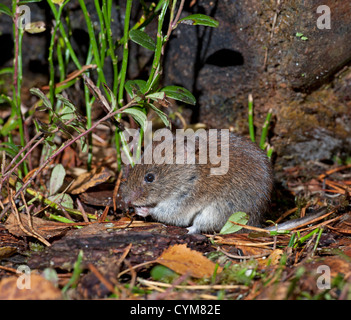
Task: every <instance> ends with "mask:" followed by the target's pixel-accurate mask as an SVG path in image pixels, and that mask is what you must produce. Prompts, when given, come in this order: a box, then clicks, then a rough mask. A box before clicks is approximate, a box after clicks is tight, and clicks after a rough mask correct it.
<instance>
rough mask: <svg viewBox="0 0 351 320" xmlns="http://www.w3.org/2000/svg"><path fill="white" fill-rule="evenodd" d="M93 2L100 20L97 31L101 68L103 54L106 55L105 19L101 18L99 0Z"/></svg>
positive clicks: (103, 58) (103, 59)
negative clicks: (98, 31)
mask: <svg viewBox="0 0 351 320" xmlns="http://www.w3.org/2000/svg"><path fill="white" fill-rule="evenodd" d="M94 3H95V9H96V12H97V14H98V18H99V22H100V33H99V40H100V41H99V43H100V50H99V52H100V54H101V56H100V61H101V67H102V68H103V66H104V61H105V55H106V26H105V20H104V18H103V14H102V11H101V8H100V3H99V0H94Z"/></svg>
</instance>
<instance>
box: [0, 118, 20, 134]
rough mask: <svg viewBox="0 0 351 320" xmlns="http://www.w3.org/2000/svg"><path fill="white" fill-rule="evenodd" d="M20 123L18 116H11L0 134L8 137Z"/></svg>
mask: <svg viewBox="0 0 351 320" xmlns="http://www.w3.org/2000/svg"><path fill="white" fill-rule="evenodd" d="M18 124H19V121H18V118H17V117H10V118H9V119H8V120H7V121H6V123H5V124H4V125H3V127H2V128H1V130H0V135H2V136H4V137H6V136H8V134H9V133H10V132H11V131H12V130H14V129H15V128H16V127H17V126H18Z"/></svg>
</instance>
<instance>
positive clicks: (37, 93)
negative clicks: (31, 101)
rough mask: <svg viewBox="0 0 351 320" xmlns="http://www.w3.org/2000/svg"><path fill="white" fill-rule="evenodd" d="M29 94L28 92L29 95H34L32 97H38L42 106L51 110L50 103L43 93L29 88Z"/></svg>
mask: <svg viewBox="0 0 351 320" xmlns="http://www.w3.org/2000/svg"><path fill="white" fill-rule="evenodd" d="M29 92H30V93H31V94H34V95H36V96H37V97H39V98H40V99H41V100H42V101H43V103H44V105H45V106H46V107H47V108H48V109H50V110H52V105H51V102H50V100H49V99H48V97H47V96H46V95H45V94H44V92H43V91H41V90H40V89H38V88H31V89H29Z"/></svg>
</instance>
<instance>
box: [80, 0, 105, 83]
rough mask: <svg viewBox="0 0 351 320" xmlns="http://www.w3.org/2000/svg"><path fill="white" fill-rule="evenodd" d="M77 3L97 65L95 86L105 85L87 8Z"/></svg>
mask: <svg viewBox="0 0 351 320" xmlns="http://www.w3.org/2000/svg"><path fill="white" fill-rule="evenodd" d="M78 1H79V4H80V7H81V8H82V11H83V15H84V18H85V22H86V24H87V28H88V34H89V40H90V42H91V44H92V49H93V53H94V61H95V63H96V65H97V73H98V84H97V86H99V83H101V82H103V83H106V79H105V75H104V70H103V65H102V64H101V57H100V53H99V49H98V45H97V42H96V38H95V34H94V28H93V23H92V21H91V19H90V15H89V13H88V11H87V7H86V6H85V3H84V0H78Z"/></svg>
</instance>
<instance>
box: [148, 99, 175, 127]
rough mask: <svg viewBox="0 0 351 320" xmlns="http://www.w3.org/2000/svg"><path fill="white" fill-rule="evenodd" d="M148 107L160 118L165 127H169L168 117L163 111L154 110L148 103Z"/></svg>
mask: <svg viewBox="0 0 351 320" xmlns="http://www.w3.org/2000/svg"><path fill="white" fill-rule="evenodd" d="M148 106H149V107H150V108H151V109H152V110H154V111H155V112H156V113H157V115H158V116H159V117H160V119H161V120H162V122H163V123H164V124H165V126H166V127H169V126H170V122H169V120H168V116H167V115H166V114H165V113H164V112H163V111H161V110H160V109H158V108H156V107H155V106H154V105H153V104H152V103H148Z"/></svg>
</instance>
